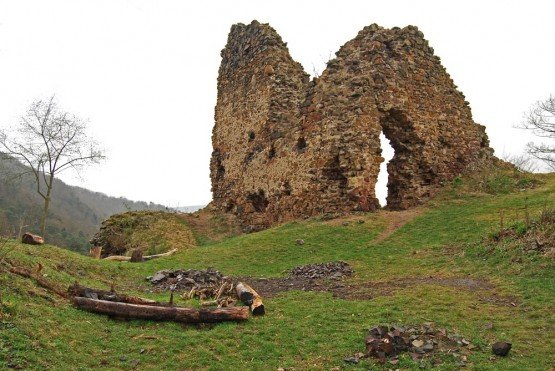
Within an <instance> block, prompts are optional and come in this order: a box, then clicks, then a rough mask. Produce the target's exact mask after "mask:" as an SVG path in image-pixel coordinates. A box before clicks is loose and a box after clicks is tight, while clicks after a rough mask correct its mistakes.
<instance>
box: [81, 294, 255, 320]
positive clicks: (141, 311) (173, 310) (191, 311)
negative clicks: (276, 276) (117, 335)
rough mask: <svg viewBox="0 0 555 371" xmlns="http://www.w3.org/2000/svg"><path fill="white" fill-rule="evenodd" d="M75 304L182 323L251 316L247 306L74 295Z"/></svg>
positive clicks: (113, 313)
mask: <svg viewBox="0 0 555 371" xmlns="http://www.w3.org/2000/svg"><path fill="white" fill-rule="evenodd" d="M72 300H73V305H74V306H75V307H77V308H79V309H83V310H86V311H89V312H94V313H101V314H107V315H109V316H114V317H118V318H127V319H145V320H153V321H174V322H182V323H210V322H212V323H213V322H224V321H245V320H247V319H248V318H249V309H248V308H247V307H229V308H217V309H212V308H201V309H196V308H182V307H162V306H155V305H138V304H127V303H118V302H112V301H105V300H94V299H88V298H82V297H74V298H73V299H72Z"/></svg>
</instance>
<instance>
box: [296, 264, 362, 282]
mask: <svg viewBox="0 0 555 371" xmlns="http://www.w3.org/2000/svg"><path fill="white" fill-rule="evenodd" d="M290 274H291V276H294V277H302V278H308V279H321V278H330V279H336V280H337V279H341V278H343V277H346V276H351V275H352V274H353V269H352V268H351V266H350V265H349V264H347V263H346V262H344V261H337V262H329V263H319V264H309V265H301V266H298V267H295V268H293V269H292V270H291V272H290Z"/></svg>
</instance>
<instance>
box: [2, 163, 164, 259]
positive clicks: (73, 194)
mask: <svg viewBox="0 0 555 371" xmlns="http://www.w3.org/2000/svg"><path fill="white" fill-rule="evenodd" d="M0 165H1V166H0V235H2V234H4V235H6V234H9V235H13V234H16V233H17V232H18V231H19V228H20V226H21V225H23V226H27V227H25V228H23V229H24V231H31V232H33V233H38V231H39V220H40V215H41V212H42V205H43V203H42V202H43V201H42V199H41V198H40V196H39V195H38V194H37V192H36V185H35V183H34V180H33V178H32V176H31V175H30V174H28V175H26V176H23V177H21V178H15V177H14V176H13V175H14V174H18V173H21V172H22V170H25V167H24V166H23V165H21V164H20V163H18V162H17V161H15V160H10V161H8V160H6V161H4V160H2V161H1V163H0ZM54 183H55V184H54V189H53V196H52V203H51V206H50V212H49V220H48V223H47V229H46V238H47V240H48V241H49V242H50V243H52V244H54V245H57V246H62V247H66V248H69V249H71V250H74V251H78V252H87V253H88V251H89V247H90V245H89V243H88V241H89V240H90V238H91V237H92V235H93V234H94V232H96V231H97V230H98V227H99V226H100V223H101V222H102V221H103V220H104V219H106V218H107V217H108V216H110V215H112V214H116V213H121V212H124V211H129V210H165V209H166V207H165V206H162V205H157V204H153V203H147V202H136V201H131V200H128V199H126V198H122V197H120V198H116V197H110V196H107V195H105V194H103V193H99V192H93V191H89V190H88V189H84V188H81V187H75V186H70V185H67V184H65V183H64V182H62V181H61V180H55V181H54Z"/></svg>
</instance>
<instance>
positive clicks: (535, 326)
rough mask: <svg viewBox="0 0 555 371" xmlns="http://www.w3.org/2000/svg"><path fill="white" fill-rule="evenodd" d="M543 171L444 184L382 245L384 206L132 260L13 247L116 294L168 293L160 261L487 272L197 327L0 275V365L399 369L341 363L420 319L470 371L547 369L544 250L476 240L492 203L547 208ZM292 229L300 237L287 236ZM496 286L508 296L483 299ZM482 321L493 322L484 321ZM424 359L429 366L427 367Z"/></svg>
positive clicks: (553, 277) (285, 300) (283, 302)
mask: <svg viewBox="0 0 555 371" xmlns="http://www.w3.org/2000/svg"><path fill="white" fill-rule="evenodd" d="M538 179H540V180H541V184H540V185H538V186H537V187H536V188H532V189H527V190H526V191H516V192H514V191H513V192H505V191H503V192H499V193H498V194H496V195H492V194H485V193H468V192H466V193H465V192H460V191H459V190H458V189H457V191H456V192H453V190H452V189H446V190H445V192H444V193H443V194H442V195H440V196H438V197H436V198H435V199H434V200H432V201H431V202H430V203H429V204H428V205H427V206H426V207H425V208H424V210H423V212H422V213H421V214H420V215H419V216H417V217H416V218H415V219H413V220H412V221H410V222H409V223H407V224H406V225H404V226H403V227H402V228H400V229H398V230H397V231H396V232H395V233H393V234H392V235H391V236H389V237H388V238H387V239H385V240H383V241H381V242H379V243H375V238H376V237H377V236H378V235H379V234H380V232H381V231H382V230H383V229H384V227H385V226H386V224H387V220H386V218H385V216H384V215H385V214H383V213H376V214H366V215H362V216H360V217H359V218H358V219H364V220H365V223H363V224H359V223H356V222H354V221H353V222H350V223H349V224H348V225H347V226H343V225H342V223H341V222H336V221H333V222H323V221H319V220H309V221H302V222H294V223H289V224H286V225H283V226H280V227H277V228H272V229H269V230H266V231H262V232H259V233H254V234H250V235H242V236H238V237H233V238H229V239H225V240H223V241H221V242H218V243H207V244H204V245H202V244H201V246H199V247H196V248H193V249H188V250H182V251H180V252H179V253H177V254H176V255H174V256H172V257H169V258H162V259H157V260H152V261H149V262H145V263H140V264H131V263H118V262H108V261H94V260H91V259H89V258H87V257H84V256H80V255H78V254H75V253H72V252H69V251H66V250H63V249H59V248H56V247H53V246H40V247H34V246H24V245H20V244H15V243H14V244H12V245H11V248H12V251H11V253H10V255H9V256H8V259H11V261H12V262H14V263H17V264H18V265H22V266H25V267H30V268H31V267H34V266H35V265H36V264H37V263H38V262H41V264H42V265H43V266H44V268H43V273H45V274H47V278H50V279H52V280H54V281H57V282H59V283H60V284H61V285H64V286H66V285H69V284H71V283H73V282H74V281H75V280H78V281H79V282H81V283H83V284H86V285H90V286H96V287H100V288H108V287H109V285H110V284H111V283H112V282H114V283H115V284H116V288H117V289H119V290H121V291H126V292H129V293H132V294H139V295H141V296H146V297H152V298H156V299H166V298H167V295H166V294H151V293H149V292H147V291H146V290H148V289H149V284H148V283H147V282H146V281H145V280H144V277H146V276H148V275H151V274H153V273H154V272H155V271H157V270H159V269H165V268H170V269H171V268H182V267H184V268H206V267H208V266H212V267H215V268H217V269H219V270H220V271H222V272H223V273H224V274H228V275H238V276H253V277H276V276H282V275H285V274H286V273H285V272H286V271H287V270H289V269H291V268H293V267H294V266H297V265H301V264H308V263H316V262H326V261H332V260H345V261H347V262H349V263H350V264H351V265H352V266H353V267H354V269H355V272H356V274H355V276H354V277H353V278H352V279H351V283H353V284H355V283H359V284H362V285H366V286H367V287H369V288H372V283H373V282H388V281H395V280H398V279H402V278H408V279H410V278H422V277H430V276H432V277H464V278H472V279H476V280H484V281H487V282H489V283H491V284H492V285H493V287H492V288H491V289H487V290H467V289H464V288H461V287H451V286H446V285H440V284H434V283H433V281H431V282H430V283H428V284H417V285H413V286H408V287H402V288H396V289H395V290H393V294H391V295H388V296H380V295H377V296H376V297H374V298H373V299H371V300H364V301H351V300H343V299H338V298H334V297H332V295H331V294H329V293H315V292H300V291H294V292H287V293H282V294H280V295H278V296H277V297H274V298H267V299H266V300H265V304H266V307H267V314H266V316H264V317H256V318H251V319H250V320H249V321H248V322H246V323H242V324H233V323H225V324H218V325H215V326H200V327H199V326H182V325H179V324H174V323H154V322H147V321H127V322H122V321H115V320H110V319H108V318H106V317H104V316H100V315H96V314H90V313H86V312H82V311H79V310H75V309H73V308H72V307H71V306H70V305H69V304H68V303H67V302H65V301H62V300H59V299H57V298H56V297H54V296H53V295H52V294H50V293H48V292H46V291H45V290H43V289H41V288H38V287H37V286H35V285H34V284H33V282H32V281H30V280H28V279H24V278H21V277H19V276H14V275H11V274H7V273H0V290H2V294H3V304H2V307H1V312H0V313H1V318H0V368H1V367H8V366H9V365H12V366H16V365H19V366H22V367H25V368H29V369H75V370H81V369H82V370H86V369H95V368H106V369H132V368H134V367H137V368H139V369H172V370H173V369H214V370H219V369H245V368H247V369H260V370H262V369H263V370H266V369H269V370H271V369H274V370H275V369H277V368H279V367H283V368H288V367H294V368H295V369H297V370H299V369H330V368H333V367H337V366H339V367H342V368H345V369H368V368H376V369H380V368H384V369H388V368H402V369H420V364H419V363H418V362H414V361H412V360H411V359H410V358H409V357H406V356H403V357H401V360H400V363H399V365H397V366H392V365H387V364H386V365H385V366H381V365H378V364H377V363H375V362H374V361H373V360H363V361H361V363H359V364H358V365H347V364H345V363H344V362H343V358H344V357H346V356H349V355H352V354H354V353H356V352H359V351H363V349H364V337H365V335H366V332H367V330H368V329H369V328H370V327H372V326H375V325H378V324H384V323H390V324H417V323H422V322H429V321H431V322H434V323H436V325H437V326H440V327H445V328H447V329H450V330H453V331H456V332H458V333H460V334H461V335H463V336H465V338H467V339H469V340H470V341H471V342H472V343H473V344H474V345H476V346H477V348H476V349H475V350H473V351H472V353H471V355H470V356H469V358H468V360H469V362H468V368H469V369H480V370H523V369H538V370H546V369H550V368H553V367H554V366H555V357H554V356H553V355H552V349H553V346H554V345H555V344H554V341H553V330H554V325H555V315H554V314H553V313H554V309H555V273H554V272H555V269H554V267H553V259H552V258H547V257H544V256H542V255H540V254H538V253H534V252H531V253H527V254H526V255H525V256H523V258H522V259H519V260H518V263H516V262H515V261H514V260H515V259H514V257H515V256H517V254H521V252H519V251H516V250H515V249H510V248H507V247H505V246H503V245H500V246H497V247H493V248H492V246H491V245H488V244H487V243H486V242H483V241H484V237H487V236H489V235H491V234H492V233H493V232H495V231H496V230H498V229H499V218H500V217H499V211H500V210H501V209H504V210H506V214H505V215H506V216H505V218H506V219H507V220H506V223H512V222H515V221H516V220H514V219H516V218H517V217H516V210H517V209H520V208H523V207H524V206H525V205H527V207H528V209H529V212H530V214H531V215H537V214H538V213H539V212H540V211H541V209H542V208H544V207H545V205H546V204H547V205H551V206H553V204H554V201H555V198H554V195H555V176H554V175H553V174H552V175H545V176H538ZM459 182H464V180H460V181H458V183H459ZM456 186H457V187H460V184H457V185H456ZM502 188H503V190H505V189H506V187H505V185H504V184H502ZM513 211H515V212H513ZM520 218H523V213H522V212H521V213H520ZM298 238H302V239H303V240H304V241H305V244H304V245H302V246H298V245H296V244H295V240H296V239H298ZM199 240H200V241H201V242H202V238H199ZM519 256H520V255H519ZM493 294H497V296H499V297H501V298H503V299H504V301H502V302H492V301H491V300H488V299H491V297H492V295H493ZM511 301H514V304H515V305H516V306H513V305H511V304H510V302H511ZM488 322H492V323H493V324H494V327H493V329H486V328H485V324H486V323H488ZM145 335H148V336H152V337H155V338H154V339H150V338H146V337H145ZM497 340H507V341H509V342H511V343H513V349H512V350H511V353H510V354H509V356H508V357H506V358H493V359H492V358H491V357H492V355H491V349H490V347H491V343H493V342H494V341H497ZM438 357H439V356H438ZM440 361H441V363H440V364H439V365H437V366H436V367H437V368H438V369H442V370H451V369H458V368H459V366H458V365H457V363H456V359H455V358H454V357H452V356H447V355H444V356H441V357H440ZM423 366H424V367H432V365H431V363H426V362H425V363H424V364H423Z"/></svg>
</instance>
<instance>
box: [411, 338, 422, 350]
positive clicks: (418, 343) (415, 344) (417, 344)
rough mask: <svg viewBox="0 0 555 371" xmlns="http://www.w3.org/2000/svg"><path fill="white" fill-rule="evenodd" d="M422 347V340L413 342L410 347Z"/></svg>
mask: <svg viewBox="0 0 555 371" xmlns="http://www.w3.org/2000/svg"><path fill="white" fill-rule="evenodd" d="M423 345H424V341H422V340H413V341H412V346H413V347H415V348H421V347H422V346H423Z"/></svg>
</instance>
